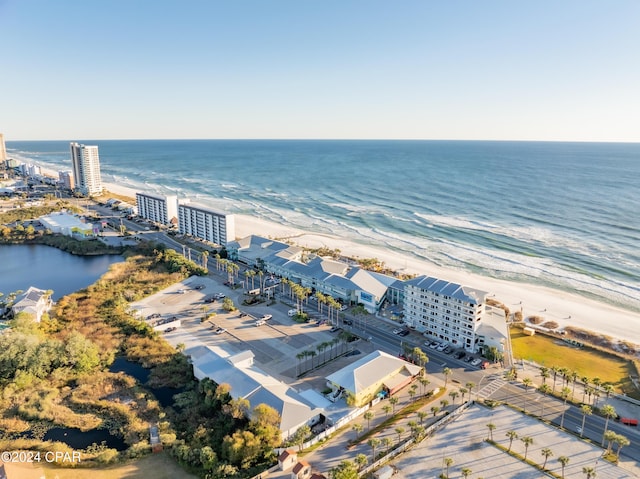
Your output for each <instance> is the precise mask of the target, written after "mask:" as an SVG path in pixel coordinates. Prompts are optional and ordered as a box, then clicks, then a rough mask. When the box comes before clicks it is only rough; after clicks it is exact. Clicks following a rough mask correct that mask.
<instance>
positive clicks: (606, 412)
mask: <svg viewBox="0 0 640 479" xmlns="http://www.w3.org/2000/svg"><path fill="white" fill-rule="evenodd" d="M600 412H601V413H602V415H603V416H604V417H606V418H607V419H606V420H605V422H604V433H603V434H602V444H601V446H602V447H604V435H605V434H606V433H607V430H608V428H609V420H610V419H611V418H612V417H616V416H617V413H616V409H615V408H614V407H613V406H612V405H610V404H605V405H604V406H602V408H600Z"/></svg>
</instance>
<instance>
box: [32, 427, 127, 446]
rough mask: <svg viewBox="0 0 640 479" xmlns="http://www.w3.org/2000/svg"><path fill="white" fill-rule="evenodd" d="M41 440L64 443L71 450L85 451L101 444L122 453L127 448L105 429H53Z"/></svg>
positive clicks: (118, 437) (117, 437)
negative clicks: (93, 445)
mask: <svg viewBox="0 0 640 479" xmlns="http://www.w3.org/2000/svg"><path fill="white" fill-rule="evenodd" d="M43 439H44V440H45V441H59V442H64V443H65V444H66V445H68V446H69V447H71V448H73V449H86V448H87V447H89V446H91V445H92V444H94V443H95V444H97V445H100V444H101V443H103V442H104V443H105V445H106V446H107V447H108V448H111V449H116V450H118V451H124V450H125V449H127V447H128V446H127V444H126V443H125V442H124V439H123V438H121V437H120V436H114V435H113V434H110V433H109V431H107V430H106V429H92V430H90V431H81V430H80V429H76V428H71V427H65V428H62V427H54V428H52V429H49V430H48V431H47V433H46V434H45V435H44V438H43Z"/></svg>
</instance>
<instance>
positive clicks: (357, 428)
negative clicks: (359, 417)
mask: <svg viewBox="0 0 640 479" xmlns="http://www.w3.org/2000/svg"><path fill="white" fill-rule="evenodd" d="M351 430H352V431H353V432H355V433H356V440H358V438H359V437H360V433H361V432H362V431H363V430H364V426H363V425H362V424H354V425H353V427H352V428H351Z"/></svg>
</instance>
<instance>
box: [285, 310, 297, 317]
mask: <svg viewBox="0 0 640 479" xmlns="http://www.w3.org/2000/svg"><path fill="white" fill-rule="evenodd" d="M287 314H288V315H289V316H295V315H296V314H298V310H297V309H290V310H289V312H288V313H287Z"/></svg>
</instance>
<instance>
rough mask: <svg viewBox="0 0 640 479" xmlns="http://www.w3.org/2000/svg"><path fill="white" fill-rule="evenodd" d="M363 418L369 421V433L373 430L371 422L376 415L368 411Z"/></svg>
mask: <svg viewBox="0 0 640 479" xmlns="http://www.w3.org/2000/svg"><path fill="white" fill-rule="evenodd" d="M362 417H363V418H365V420H366V421H367V431H368V430H369V429H371V420H372V419H373V418H374V417H375V414H374V413H373V411H367V412H365V413H364V415H363V416H362Z"/></svg>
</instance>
